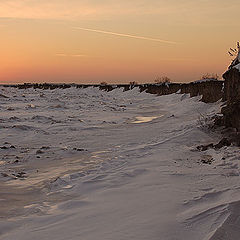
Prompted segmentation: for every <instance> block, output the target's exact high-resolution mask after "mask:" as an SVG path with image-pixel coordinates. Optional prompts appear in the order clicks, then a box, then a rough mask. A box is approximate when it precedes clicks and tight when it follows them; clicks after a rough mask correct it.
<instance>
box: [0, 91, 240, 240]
mask: <svg viewBox="0 0 240 240" xmlns="http://www.w3.org/2000/svg"><path fill="white" fill-rule="evenodd" d="M0 94H2V95H3V96H4V97H1V95H0V102H1V104H0V110H1V115H0V131H1V135H0V146H1V148H0V154H1V155H0V156H1V159H0V173H2V176H1V177H0V180H1V186H0V194H1V195H0V202H1V204H0V214H1V219H0V239H4V240H16V239H17V240H32V239H36V240H38V239H39V240H40V239H41V240H48V239H58V240H66V239H68V240H79V239H84V240H95V239H96V240H97V239H104V240H107V239H109V240H110V239H111V240H113V239H116V240H125V239H137V240H141V239H142V240H143V239H144V240H145V239H149V240H155V239H156V240H159V239H161V240H173V239H177V240H178V239H180V240H181V239H184V240H185V239H191V240H203V239H206V240H207V239H211V240H214V239H224V240H228V239H229V240H230V239H231V240H235V239H239V234H240V229H239V220H238V219H239V214H240V211H239V210H240V202H239V200H240V191H239V179H240V178H239V157H240V154H239V149H238V148H235V147H224V148H222V149H220V150H214V149H209V150H207V151H204V152H199V151H196V147H197V146H198V145H200V144H208V143H212V142H213V143H217V142H218V141H219V140H220V136H219V135H218V134H216V133H214V134H213V133H210V132H208V131H207V130H206V128H205V125H204V124H205V123H204V120H203V119H201V118H202V117H201V116H206V117H209V118H210V117H211V116H213V115H214V114H215V113H218V112H219V111H220V105H221V103H219V102H218V103H214V104H205V103H203V102H200V101H199V97H195V98H189V95H186V94H184V95H183V94H172V95H166V96H155V95H150V94H147V93H145V92H142V93H140V92H139V90H138V88H134V89H133V90H131V91H126V92H123V91H122V89H115V90H113V91H111V92H102V91H100V90H98V89H97V88H86V89H75V88H70V89H55V90H40V89H36V90H34V89H27V90H17V89H14V88H0ZM6 97H8V98H6ZM202 159H212V160H213V163H212V164H211V165H209V164H203V163H202V162H201V160H202ZM16 160H17V161H16ZM21 172H22V173H21Z"/></svg>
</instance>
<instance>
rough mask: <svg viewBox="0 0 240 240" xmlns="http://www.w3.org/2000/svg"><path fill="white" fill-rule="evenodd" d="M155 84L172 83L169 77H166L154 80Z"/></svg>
mask: <svg viewBox="0 0 240 240" xmlns="http://www.w3.org/2000/svg"><path fill="white" fill-rule="evenodd" d="M154 82H155V83H170V82H171V79H170V78H169V77H167V76H164V77H157V78H156V79H155V80H154Z"/></svg>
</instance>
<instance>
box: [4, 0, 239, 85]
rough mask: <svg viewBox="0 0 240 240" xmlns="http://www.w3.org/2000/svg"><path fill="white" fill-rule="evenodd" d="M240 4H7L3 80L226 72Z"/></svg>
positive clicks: (210, 0) (35, 0) (101, 0)
mask: <svg viewBox="0 0 240 240" xmlns="http://www.w3.org/2000/svg"><path fill="white" fill-rule="evenodd" d="M239 9H240V1H239V0H229V1H226V0H224V1H223V0H198V1H192V0H168V1H163V0H131V1H129V0H121V1H116V0H1V1H0V32H1V40H0V43H1V44H0V52H1V58H0V83H20V82H75V83H99V82H101V81H106V82H108V83H117V82H121V83H128V82H129V81H137V82H139V83H143V82H153V81H154V79H155V78H156V77H158V76H168V77H170V78H171V79H172V81H174V82H189V81H193V80H197V79H199V78H200V77H201V76H202V75H203V74H204V73H217V74H219V75H221V74H222V73H223V72H224V71H225V70H226V68H227V66H228V65H229V64H230V61H231V58H230V57H229V56H228V55H227V51H228V49H229V48H230V47H235V44H236V42H237V41H238V40H240V39H239V27H240V20H239Z"/></svg>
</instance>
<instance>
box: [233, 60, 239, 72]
mask: <svg viewBox="0 0 240 240" xmlns="http://www.w3.org/2000/svg"><path fill="white" fill-rule="evenodd" d="M239 62H240V60H239ZM234 68H236V69H238V71H240V63H239V64H237V65H236V66H234Z"/></svg>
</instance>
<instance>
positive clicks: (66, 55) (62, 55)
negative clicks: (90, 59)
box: [55, 53, 87, 58]
mask: <svg viewBox="0 0 240 240" xmlns="http://www.w3.org/2000/svg"><path fill="white" fill-rule="evenodd" d="M55 56H57V57H75V58H78V57H87V55H84V54H66V53H56V54H55Z"/></svg>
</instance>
